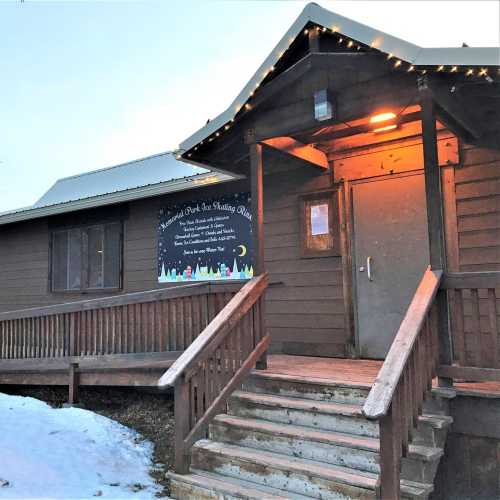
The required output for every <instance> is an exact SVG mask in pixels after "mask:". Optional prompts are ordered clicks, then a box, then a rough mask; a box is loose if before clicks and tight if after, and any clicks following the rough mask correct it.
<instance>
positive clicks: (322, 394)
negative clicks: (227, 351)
mask: <svg viewBox="0 0 500 500" xmlns="http://www.w3.org/2000/svg"><path fill="white" fill-rule="evenodd" d="M370 388H371V387H370V385H360V384H348V383H336V382H332V381H331V380H328V379H321V378H311V377H301V376H298V375H293V376H292V375H284V374H280V373H267V372H263V371H259V370H254V371H253V372H252V373H251V374H250V376H249V377H247V379H246V380H245V382H244V383H243V390H245V391H248V392H257V393H260V394H274V395H277V396H286V397H293V398H302V399H313V400H315V401H330V402H337V403H346V404H359V405H361V404H363V403H364V401H365V399H366V397H367V396H368V393H369V392H370Z"/></svg>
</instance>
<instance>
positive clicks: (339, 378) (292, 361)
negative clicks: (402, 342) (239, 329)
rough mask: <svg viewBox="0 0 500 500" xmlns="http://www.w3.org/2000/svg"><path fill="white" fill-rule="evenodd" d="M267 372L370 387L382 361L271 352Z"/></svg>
mask: <svg viewBox="0 0 500 500" xmlns="http://www.w3.org/2000/svg"><path fill="white" fill-rule="evenodd" d="M267 363H268V368H267V372H268V373H276V374H281V375H288V376H291V377H294V376H295V377H304V378H314V379H320V380H326V381H329V382H337V383H339V382H345V383H349V384H356V385H365V386H368V387H370V386H371V385H372V384H373V381H374V380H375V377H376V376H377V373H378V371H379V370H380V367H381V366H382V361H374V360H370V359H342V358H313V357H309V356H289V355H281V354H273V355H270V356H268V362H267Z"/></svg>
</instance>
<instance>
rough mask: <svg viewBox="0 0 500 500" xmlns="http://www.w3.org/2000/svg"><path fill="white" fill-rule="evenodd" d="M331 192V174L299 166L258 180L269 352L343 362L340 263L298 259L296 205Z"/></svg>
mask: <svg viewBox="0 0 500 500" xmlns="http://www.w3.org/2000/svg"><path fill="white" fill-rule="evenodd" d="M329 187H331V174H330V173H318V172H317V170H316V169H314V167H310V166H303V167H302V168H300V169H296V170H291V171H290V172H288V173H283V172H281V173H279V174H273V175H268V176H266V177H265V178H264V236H265V238H264V244H265V254H264V255H265V257H264V258H265V262H266V269H267V270H268V272H269V278H270V283H271V286H270V288H269V290H268V292H267V304H266V307H267V311H266V313H267V315H266V317H267V326H268V330H269V332H270V334H271V341H272V351H273V352H284V353H288V354H303V355H318V356H344V355H345V351H346V342H347V340H348V333H347V330H346V328H345V324H344V313H345V311H344V299H343V291H342V259H341V257H318V258H301V255H300V217H299V215H300V212H299V210H300V200H299V195H300V194H303V193H305V192H313V191H317V190H322V189H327V188H329Z"/></svg>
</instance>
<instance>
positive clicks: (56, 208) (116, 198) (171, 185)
mask: <svg viewBox="0 0 500 500" xmlns="http://www.w3.org/2000/svg"><path fill="white" fill-rule="evenodd" d="M235 178H236V177H235V176H234V175H229V174H226V173H221V172H207V173H204V174H198V175H195V176H192V177H185V178H183V179H179V180H176V181H169V182H163V183H159V184H153V185H149V186H143V187H140V188H136V189H130V190H126V191H119V192H116V193H109V194H105V195H100V196H93V197H91V198H85V199H81V200H75V201H70V202H67V203H60V204H57V205H49V206H46V207H38V208H31V209H27V210H24V211H18V212H10V213H7V214H5V215H3V216H2V215H0V226H4V225H6V224H12V223H15V222H22V221H27V220H33V219H39V218H41V217H49V216H52V215H58V214H63V213H68V212H75V211H77V210H85V209H89V208H96V207H100V206H106V205H114V204H117V203H124V202H128V201H134V200H139V199H143V198H152V197H154V196H160V195H163V194H168V193H175V192H178V191H185V190H187V189H195V188H199V187H203V186H208V185H213V184H220V183H222V182H228V181H231V180H234V179H235Z"/></svg>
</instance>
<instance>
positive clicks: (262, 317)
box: [255, 294, 267, 370]
mask: <svg viewBox="0 0 500 500" xmlns="http://www.w3.org/2000/svg"><path fill="white" fill-rule="evenodd" d="M256 310H257V311H258V313H259V317H258V318H257V321H258V322H259V323H260V324H259V330H260V338H259V342H260V341H261V340H262V339H263V338H264V337H265V336H266V334H267V331H266V296H265V294H264V295H263V296H262V297H261V298H260V299H259V307H258V308H256ZM255 368H256V369H257V370H267V350H265V351H264V353H263V354H262V356H261V357H260V358H259V360H258V361H257V363H256V365H255Z"/></svg>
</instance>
